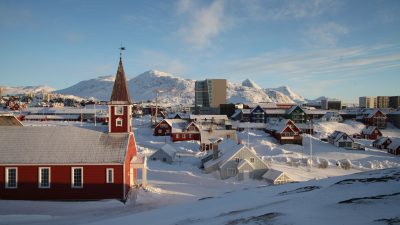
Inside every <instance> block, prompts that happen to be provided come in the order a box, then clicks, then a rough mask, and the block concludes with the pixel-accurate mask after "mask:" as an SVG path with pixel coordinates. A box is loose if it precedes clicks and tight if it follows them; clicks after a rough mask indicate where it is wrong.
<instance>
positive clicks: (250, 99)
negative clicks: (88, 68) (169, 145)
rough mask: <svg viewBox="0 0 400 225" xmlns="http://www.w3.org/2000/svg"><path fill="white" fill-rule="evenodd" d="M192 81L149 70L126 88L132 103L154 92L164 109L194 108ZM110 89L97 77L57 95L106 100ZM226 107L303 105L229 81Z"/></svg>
mask: <svg viewBox="0 0 400 225" xmlns="http://www.w3.org/2000/svg"><path fill="white" fill-rule="evenodd" d="M194 83H195V80H191V79H184V78H180V77H178V76H175V75H172V74H168V73H165V72H161V71H157V70H150V71H147V72H144V73H142V74H140V75H138V76H136V77H134V78H132V79H130V80H128V86H129V90H130V93H131V97H132V99H133V100H134V101H136V102H139V101H154V100H155V98H156V91H158V92H159V101H160V102H161V103H162V104H166V105H179V104H193V103H194V102H193V101H194ZM112 85H113V77H112V76H110V77H99V78H95V79H90V80H85V81H81V82H79V83H77V84H75V85H73V86H71V87H68V88H65V89H62V90H58V91H56V92H57V93H60V94H70V95H76V96H80V97H83V98H90V97H94V98H96V99H99V100H108V98H109V96H110V94H111V90H112ZM227 102H228V103H259V102H277V103H303V102H305V99H304V98H303V97H301V96H300V95H298V94H296V93H295V92H293V91H292V90H291V89H290V88H289V87H287V86H282V87H278V88H261V87H260V86H259V85H258V84H256V83H255V82H254V81H252V80H250V79H245V80H244V81H243V82H242V84H237V83H232V82H229V81H228V88H227Z"/></svg>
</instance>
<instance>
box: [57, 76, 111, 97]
mask: <svg viewBox="0 0 400 225" xmlns="http://www.w3.org/2000/svg"><path fill="white" fill-rule="evenodd" d="M114 79H115V78H114V76H102V77H98V78H95V79H90V80H84V81H81V82H79V83H77V84H75V85H73V86H71V87H68V88H65V89H61V90H57V91H56V92H57V93H59V94H64V95H66V94H70V95H76V96H79V97H82V98H90V97H94V98H96V99H99V100H109V98H110V96H111V91H112V87H113V84H114Z"/></svg>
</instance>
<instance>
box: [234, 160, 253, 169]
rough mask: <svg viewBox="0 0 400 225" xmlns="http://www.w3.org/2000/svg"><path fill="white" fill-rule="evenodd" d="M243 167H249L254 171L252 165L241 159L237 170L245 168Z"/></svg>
mask: <svg viewBox="0 0 400 225" xmlns="http://www.w3.org/2000/svg"><path fill="white" fill-rule="evenodd" d="M245 165H249V166H250V167H251V168H253V169H254V166H253V164H252V163H250V162H249V160H247V159H242V160H240V162H239V164H238V166H237V168H238V169H240V168H242V167H243V166H245Z"/></svg>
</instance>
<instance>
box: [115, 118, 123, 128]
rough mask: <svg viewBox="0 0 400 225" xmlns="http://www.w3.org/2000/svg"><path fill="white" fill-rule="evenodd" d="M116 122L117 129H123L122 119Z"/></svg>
mask: <svg viewBox="0 0 400 225" xmlns="http://www.w3.org/2000/svg"><path fill="white" fill-rule="evenodd" d="M115 122H116V123H115V124H116V126H117V127H122V119H121V118H118V119H116V120H115Z"/></svg>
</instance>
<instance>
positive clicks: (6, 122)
mask: <svg viewBox="0 0 400 225" xmlns="http://www.w3.org/2000/svg"><path fill="white" fill-rule="evenodd" d="M0 126H22V123H21V121H19V120H18V119H17V117H15V116H14V115H12V114H10V115H9V114H6V115H0Z"/></svg>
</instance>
